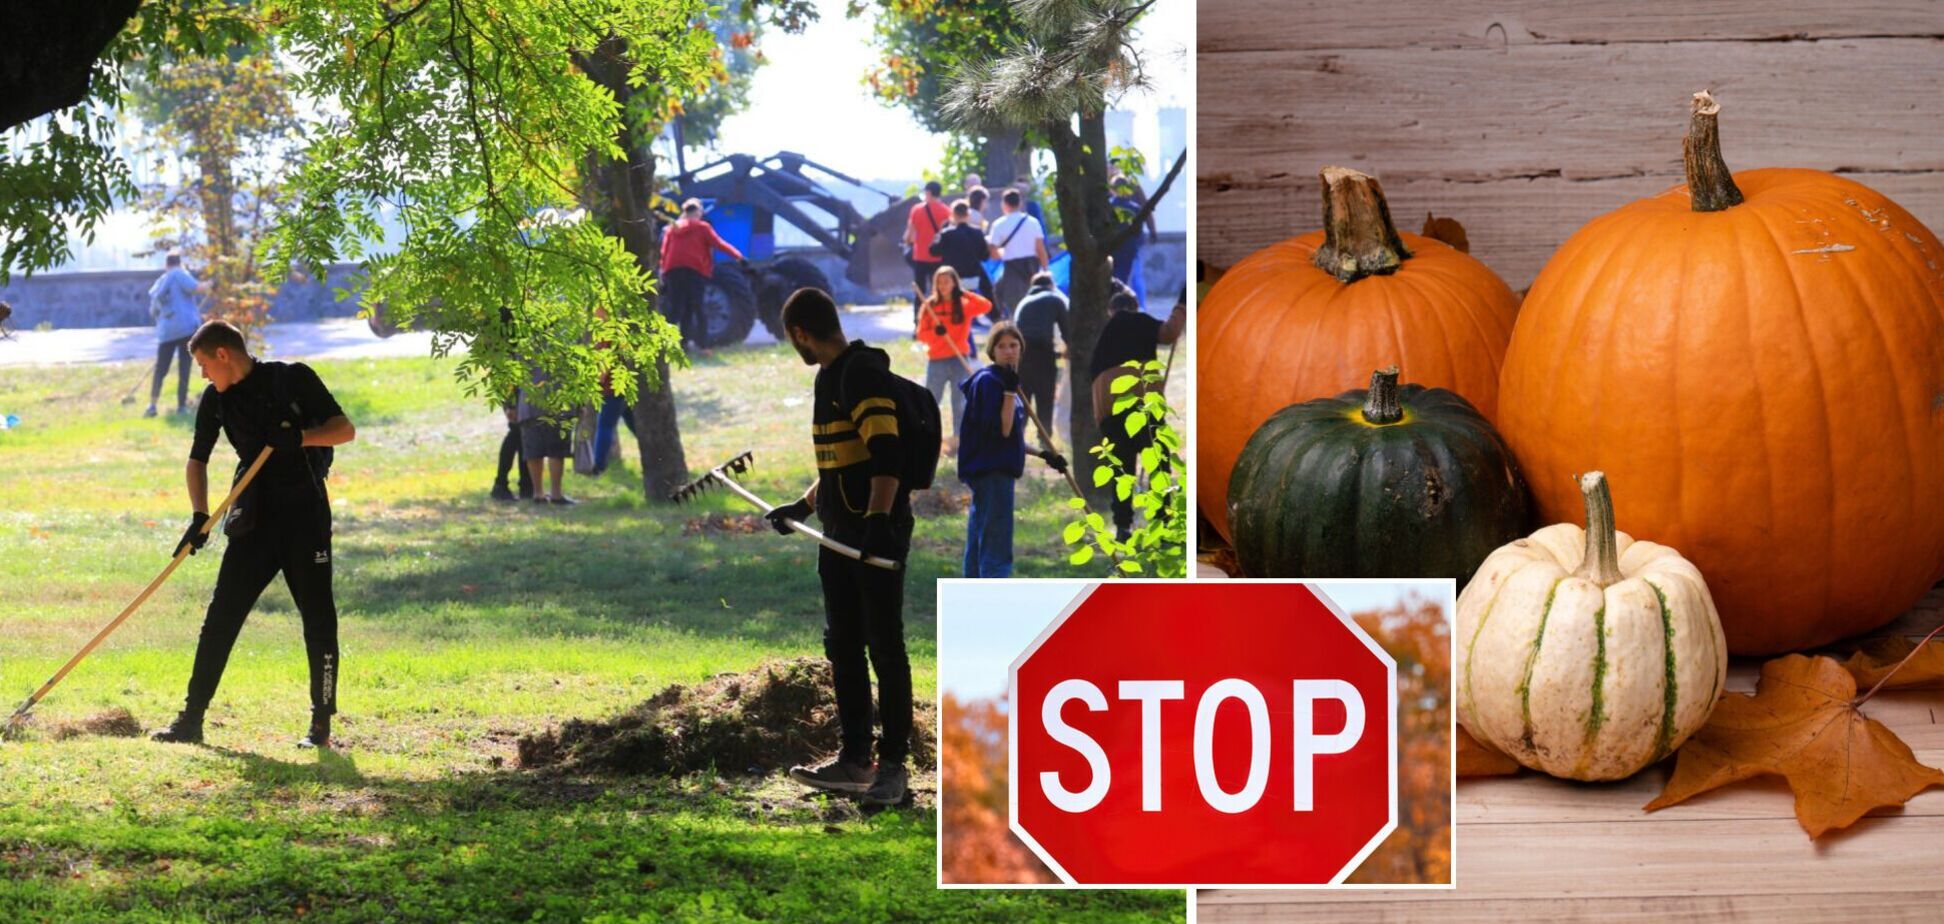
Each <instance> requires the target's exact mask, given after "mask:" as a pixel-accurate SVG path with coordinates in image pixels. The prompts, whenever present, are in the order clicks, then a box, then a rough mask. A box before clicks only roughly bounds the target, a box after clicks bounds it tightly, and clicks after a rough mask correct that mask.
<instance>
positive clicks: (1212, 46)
mask: <svg viewBox="0 0 1944 924" xmlns="http://www.w3.org/2000/svg"><path fill="white" fill-rule="evenodd" d="M1195 22H1196V32H1197V33H1198V35H1197V45H1196V50H1197V52H1198V53H1200V54H1204V55H1205V54H1210V53H1219V52H1225V51H1244V50H1264V49H1277V50H1288V49H1312V48H1339V49H1347V48H1484V49H1500V48H1509V47H1511V46H1515V45H1549V44H1598V45H1614V44H1624V43H1632V42H1695V41H1724V40H1725V41H1737V40H1739V41H1757V42H1802V41H1817V40H1822V39H1831V38H1857V37H1868V36H1902V37H1925V36H1934V35H1938V34H1940V33H1944V12H1940V11H1939V10H1938V5H1937V3H1936V2H1935V0H1874V2H1873V0H1859V2H1846V3H1829V2H1827V0H1779V2H1773V3H1771V2H1765V0H1731V2H1720V0H1710V2H1706V3H1695V2H1692V0H1629V2H1627V3H1559V2H1556V0H1491V2H1486V3H1481V2H1478V0H1455V2H1450V3H1412V4H1401V3H1393V4H1385V5H1384V7H1383V15H1372V13H1371V8H1370V7H1369V6H1365V5H1360V4H1354V3H1342V4H1320V3H1284V2H1277V0H1222V2H1219V3H1203V4H1201V5H1200V8H1199V9H1197V10H1196V18H1195Z"/></svg>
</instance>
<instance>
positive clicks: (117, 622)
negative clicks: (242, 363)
mask: <svg viewBox="0 0 1944 924" xmlns="http://www.w3.org/2000/svg"><path fill="white" fill-rule="evenodd" d="M270 451H271V450H270V447H268V446H265V447H263V451H262V452H260V453H257V457H256V461H255V462H252V463H250V467H249V469H247V470H245V471H244V472H243V477H242V478H240V479H238V480H237V482H236V484H235V486H233V487H231V488H230V492H229V496H228V497H225V498H223V502H222V503H220V504H217V505H216V509H215V510H212V511H210V514H209V519H208V521H206V522H204V523H203V527H202V534H203V535H205V536H207V535H209V532H210V530H211V529H214V528H215V526H216V524H217V523H220V522H222V520H223V515H224V514H225V513H228V512H229V508H230V505H231V504H234V503H236V498H237V497H238V496H240V495H241V494H242V493H243V489H244V488H247V487H249V486H250V481H251V480H252V479H254V478H256V475H257V472H258V471H260V470H261V469H262V468H263V463H265V462H268V461H270ZM191 554H192V552H191V551H190V547H189V546H188V544H187V543H184V545H183V547H182V548H179V549H177V550H176V554H175V557H174V558H172V559H170V560H169V563H168V565H167V566H165V567H163V569H162V573H161V574H158V575H156V576H155V580H153V581H150V582H149V583H148V586H147V587H144V588H142V592H141V593H139V594H136V595H135V599H134V600H131V601H129V604H128V605H127V606H125V607H123V608H122V611H121V613H120V614H119V615H117V616H116V617H115V618H114V620H112V621H111V622H109V623H108V624H107V625H105V626H102V627H101V631H99V632H96V633H95V636H94V638H92V639H89V640H88V644H86V645H84V646H82V648H81V650H80V651H77V652H75V653H74V657H72V658H69V659H68V662H67V663H66V664H63V665H61V669H60V670H58V671H55V672H54V676H52V677H49V678H47V682H46V683H43V684H41V687H40V689H38V690H35V691H34V695H32V696H29V697H27V700H26V702H23V703H21V704H20V708H18V709H15V710H14V713H13V715H12V717H10V718H8V719H7V728H12V727H14V725H16V724H17V723H19V721H20V719H21V717H22V716H25V715H26V714H27V710H29V709H32V708H34V704H35V703H38V702H40V701H41V698H42V697H44V696H46V695H47V694H48V692H49V691H50V690H53V689H54V686H55V685H56V684H58V683H60V682H61V678H63V677H66V676H67V675H68V671H71V670H74V666H75V665H77V664H80V663H81V660H82V659H83V658H86V657H87V656H88V655H89V654H90V653H92V652H93V651H94V650H95V648H96V647H97V646H99V645H100V644H101V643H102V640H104V639H106V638H107V637H108V636H109V634H111V633H113V632H114V631H115V629H116V628H118V627H120V626H121V624H122V623H123V622H126V621H127V620H128V617H130V616H133V615H135V611H136V610H137V609H140V608H141V606H142V604H143V603H146V602H148V598H149V596H150V595H151V594H154V593H155V590H156V588H158V587H161V586H162V582H164V581H167V580H168V579H169V575H171V574H174V573H175V570H176V568H177V567H178V566H180V565H181V564H182V560H183V559H185V558H188V557H189V556H190V555H191Z"/></svg>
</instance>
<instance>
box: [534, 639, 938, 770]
mask: <svg viewBox="0 0 1944 924" xmlns="http://www.w3.org/2000/svg"><path fill="white" fill-rule="evenodd" d="M935 713H936V710H935V709H934V707H933V706H932V704H931V703H928V702H926V703H920V704H919V706H918V715H917V717H916V727H915V728H914V729H913V730H912V741H911V763H912V765H913V766H916V767H929V766H931V765H932V763H933V761H934V760H935V759H936V755H937V744H936V742H937V733H936V729H937V727H938V722H937V716H936V714H935ZM838 740H839V734H838V725H837V700H836V698H835V696H834V695H833V694H832V692H831V686H830V663H829V662H828V661H825V660H824V659H822V658H793V659H789V660H776V661H768V662H765V663H763V664H762V665H760V666H758V667H757V668H755V669H754V670H751V671H747V672H745V673H740V674H717V675H716V676H714V677H711V678H709V679H708V680H705V681H703V682H701V683H699V684H696V685H694V686H684V685H681V684H676V685H674V686H671V687H669V688H667V689H665V690H663V691H661V692H660V693H657V694H655V695H654V696H653V697H651V698H649V699H648V700H647V701H646V702H643V703H641V704H639V705H636V706H634V707H632V708H630V709H628V710H627V711H626V712H623V713H622V714H621V715H618V716H616V717H614V718H612V719H608V720H606V721H601V722H591V721H587V720H585V719H571V720H569V721H568V722H567V723H566V724H565V725H562V726H560V727H559V728H555V729H551V730H549V731H545V732H542V733H539V734H536V735H527V736H524V737H522V738H521V739H520V740H519V745H518V746H519V766H520V767H522V768H524V769H528V770H542V769H553V770H570V771H578V772H597V773H600V772H607V773H626V774H660V775H668V776H680V775H683V774H688V773H696V772H700V771H707V770H714V771H716V772H718V773H725V774H729V773H748V774H754V775H762V774H768V773H773V772H775V771H777V770H781V769H783V768H786V767H789V766H791V765H792V764H797V763H803V762H806V761H811V760H814V759H817V758H819V757H820V756H822V755H827V754H828V753H830V752H832V751H834V750H835V749H836V747H837V744H838Z"/></svg>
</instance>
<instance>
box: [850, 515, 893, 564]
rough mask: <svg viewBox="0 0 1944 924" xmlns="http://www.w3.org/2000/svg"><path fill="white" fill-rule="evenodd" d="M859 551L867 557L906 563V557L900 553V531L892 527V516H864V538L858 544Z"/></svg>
mask: <svg viewBox="0 0 1944 924" xmlns="http://www.w3.org/2000/svg"><path fill="white" fill-rule="evenodd" d="M857 550H858V551H860V552H863V553H864V554H866V555H871V556H875V557H878V558H888V559H890V560H892V561H895V562H900V563H902V562H903V561H904V556H903V555H901V554H899V552H898V531H897V530H896V529H894V528H893V527H892V526H891V515H890V514H888V513H867V514H865V515H864V537H863V539H862V541H860V542H859V543H858V544H857Z"/></svg>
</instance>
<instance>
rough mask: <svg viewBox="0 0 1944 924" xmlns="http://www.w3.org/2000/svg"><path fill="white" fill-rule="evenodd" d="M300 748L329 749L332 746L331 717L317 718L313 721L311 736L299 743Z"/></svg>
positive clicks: (308, 735)
mask: <svg viewBox="0 0 1944 924" xmlns="http://www.w3.org/2000/svg"><path fill="white" fill-rule="evenodd" d="M297 746H298V747H300V748H328V747H330V746H331V717H330V716H328V715H326V716H315V717H313V718H312V719H311V727H310V734H307V735H305V736H304V737H303V738H302V739H301V740H299V741H298V742H297Z"/></svg>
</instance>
